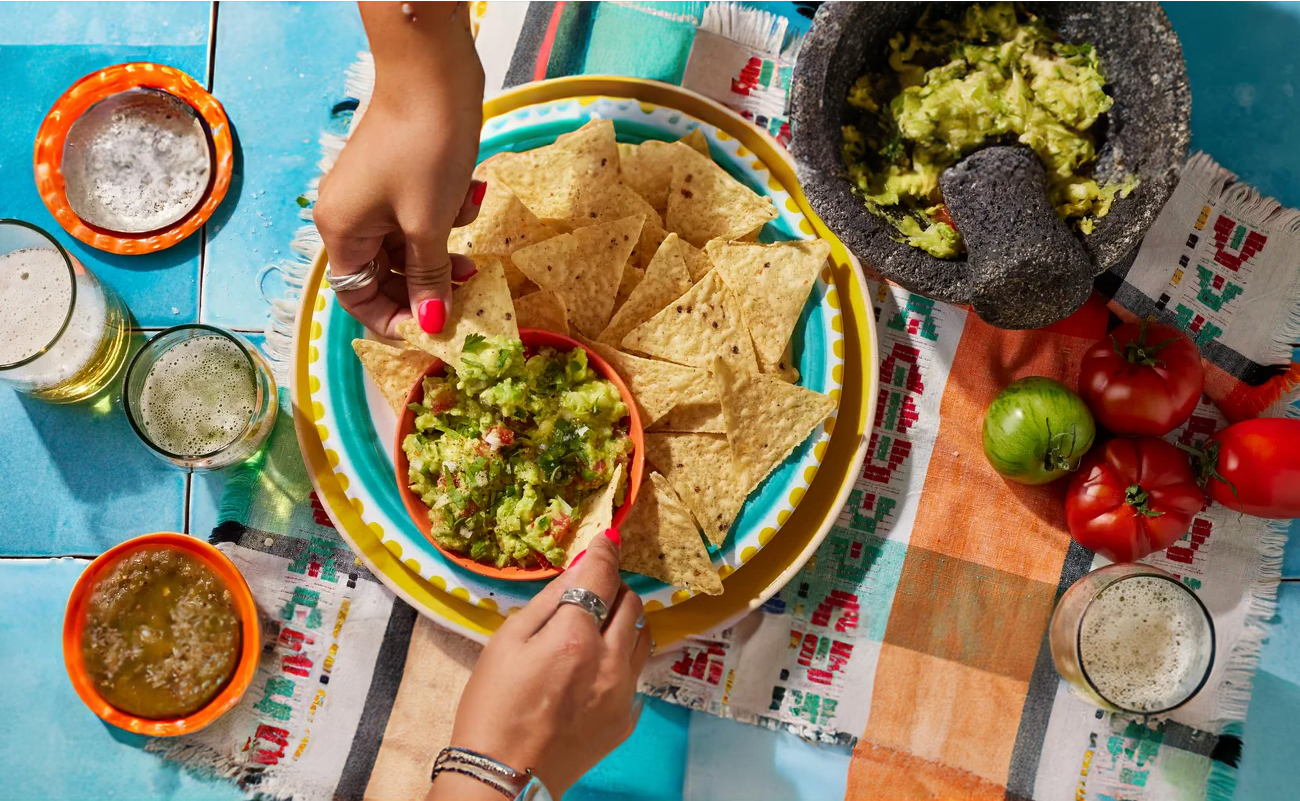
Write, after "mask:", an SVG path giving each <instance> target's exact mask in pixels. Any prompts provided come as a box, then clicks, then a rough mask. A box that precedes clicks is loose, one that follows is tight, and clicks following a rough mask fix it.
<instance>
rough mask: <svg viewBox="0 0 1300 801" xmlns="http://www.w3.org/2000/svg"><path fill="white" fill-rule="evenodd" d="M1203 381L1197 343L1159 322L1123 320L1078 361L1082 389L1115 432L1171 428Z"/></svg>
mask: <svg viewBox="0 0 1300 801" xmlns="http://www.w3.org/2000/svg"><path fill="white" fill-rule="evenodd" d="M1204 386H1205V371H1204V369H1203V368H1202V367H1201V354H1200V351H1198V350H1197V349H1196V343H1195V342H1192V340H1191V339H1189V338H1188V337H1187V335H1186V334H1184V333H1183V332H1182V331H1179V330H1178V329H1177V328H1174V327H1173V326H1169V325H1161V324H1159V323H1151V324H1147V323H1127V324H1125V325H1121V326H1120V327H1119V328H1116V329H1115V330H1114V331H1112V332H1111V333H1110V336H1108V337H1107V338H1106V339H1102V340H1098V341H1097V342H1096V343H1094V344H1093V346H1092V347H1091V348H1089V349H1088V352H1087V353H1085V354H1084V356H1083V364H1081V365H1080V366H1079V394H1080V395H1082V396H1083V399H1084V401H1085V402H1086V403H1087V404H1088V408H1089V409H1091V410H1092V414H1093V416H1094V417H1096V418H1097V422H1098V423H1100V424H1101V425H1102V427H1104V428H1107V429H1109V430H1110V431H1112V432H1114V433H1116V434H1131V435H1140V436H1160V435H1161V434H1168V433H1169V432H1170V431H1173V430H1174V429H1175V428H1177V427H1178V426H1180V425H1182V424H1183V423H1185V422H1186V421H1187V418H1188V417H1191V416H1192V410H1193V409H1195V408H1196V402H1197V401H1198V400H1199V399H1200V397H1201V390H1202V389H1203V388H1204Z"/></svg>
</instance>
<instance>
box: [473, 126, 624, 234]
mask: <svg viewBox="0 0 1300 801" xmlns="http://www.w3.org/2000/svg"><path fill="white" fill-rule="evenodd" d="M492 174H493V175H494V176H495V177H496V178H497V179H499V180H501V181H503V182H504V183H505V184H507V185H508V186H509V187H510V188H511V189H512V190H514V193H515V194H516V195H518V196H519V199H520V200H521V201H523V203H524V205H525V206H527V207H528V209H529V210H530V211H532V212H533V214H536V215H537V217H538V218H539V219H540V220H541V221H542V223H544V224H546V225H552V226H558V227H559V228H566V227H567V228H569V229H572V228H573V227H576V225H575V224H574V223H573V221H574V220H576V219H577V218H578V217H579V216H581V214H580V209H581V208H583V207H585V206H588V205H590V200H588V198H589V197H590V196H591V195H592V194H593V193H598V192H603V191H604V189H605V188H606V187H609V186H611V185H613V184H618V183H620V182H619V180H618V147H617V144H616V142H615V141H614V123H612V122H610V121H609V120H592V121H591V122H588V123H587V124H586V125H584V126H582V127H581V128H579V129H578V130H576V131H573V132H572V133H567V134H564V135H563V136H560V137H559V138H557V139H556V140H555V142H554V143H553V144H550V145H546V146H545V147H539V148H536V149H534V150H528V151H525V152H522V153H514V154H511V155H510V156H509V157H505V158H501V159H499V160H498V161H497V162H496V163H494V164H493V165H492Z"/></svg>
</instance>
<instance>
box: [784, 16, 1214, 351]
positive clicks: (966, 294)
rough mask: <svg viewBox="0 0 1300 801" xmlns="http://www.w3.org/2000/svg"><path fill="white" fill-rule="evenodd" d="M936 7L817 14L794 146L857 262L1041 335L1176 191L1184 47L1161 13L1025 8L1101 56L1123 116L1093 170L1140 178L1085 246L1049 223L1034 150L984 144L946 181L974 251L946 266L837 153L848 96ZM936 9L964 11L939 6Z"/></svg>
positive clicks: (1187, 110)
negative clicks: (866, 197) (853, 177)
mask: <svg viewBox="0 0 1300 801" xmlns="http://www.w3.org/2000/svg"><path fill="white" fill-rule="evenodd" d="M929 5H930V4H926V3H838V2H831V3H826V4H824V5H823V6H822V7H821V8H820V9H818V11H817V16H816V18H815V20H814V22H813V29H812V31H811V33H809V35H808V38H807V40H806V41H805V42H804V44H803V47H802V49H801V51H800V54H799V63H798V66H797V68H796V70H795V76H796V80H795V86H794V93H793V99H792V104H793V108H792V112H791V119H792V126H793V136H792V139H791V144H790V149H791V151H792V153H793V154H794V157H795V160H796V164H797V166H798V172H799V178H800V180H801V181H802V183H803V189H804V192H805V193H806V194H807V196H808V200H809V202H810V203H811V204H812V207H813V210H814V211H816V212H817V214H818V215H819V216H820V217H821V218H822V219H823V220H824V221H825V222H826V224H827V225H828V226H829V227H830V228H831V230H832V231H834V232H835V234H836V235H837V236H838V237H839V238H840V240H841V241H843V242H844V244H845V245H846V246H847V247H848V248H849V250H851V251H852V252H853V253H854V254H855V255H856V256H857V257H858V258H859V259H861V260H862V263H863V264H864V265H865V266H866V267H868V268H869V269H872V270H874V271H876V272H877V273H879V274H880V275H882V276H884V277H885V278H888V279H890V280H891V281H894V282H897V283H898V284H901V285H902V286H904V287H906V288H907V289H910V290H912V291H914V292H919V293H921V294H922V295H925V296H927V297H931V298H935V299H936V300H942V301H946V302H949V303H969V304H971V305H972V306H973V307H974V309H975V311H976V312H977V313H978V314H979V315H980V317H981V318H983V319H984V320H986V321H988V322H990V323H992V324H994V325H997V326H1001V327H1004V328H1038V327H1041V326H1044V325H1048V324H1050V323H1052V322H1055V321H1057V320H1060V319H1062V318H1064V317H1066V316H1068V315H1069V314H1071V313H1072V312H1073V311H1075V310H1076V309H1078V307H1079V306H1080V305H1082V303H1083V302H1084V301H1085V300H1086V299H1087V297H1088V293H1089V292H1090V291H1091V288H1092V280H1093V278H1094V277H1095V276H1097V275H1099V274H1101V273H1103V272H1105V271H1106V270H1107V269H1108V268H1110V267H1111V266H1112V265H1115V264H1117V263H1119V262H1120V260H1122V259H1123V258H1124V257H1125V256H1127V255H1129V253H1130V252H1131V251H1133V250H1134V249H1135V248H1136V247H1137V246H1138V244H1139V243H1140V242H1141V241H1142V237H1143V235H1145V234H1146V231H1147V229H1148V228H1150V227H1151V224H1152V223H1153V222H1155V219H1156V215H1157V214H1159V212H1160V209H1161V207H1162V206H1163V205H1164V203H1165V201H1166V200H1168V198H1169V195H1170V193H1171V192H1172V191H1173V189H1174V187H1175V186H1176V185H1177V183H1178V173H1179V170H1180V169H1181V167H1182V164H1183V161H1184V159H1185V158H1186V155H1187V143H1188V139H1189V137H1190V132H1189V128H1188V125H1189V122H1190V118H1191V91H1190V89H1189V88H1188V82H1187V69H1186V66H1185V64H1184V63H1183V55H1182V49H1181V48H1180V47H1179V44H1178V37H1177V35H1176V34H1174V32H1173V29H1172V27H1171V26H1170V25H1169V20H1168V19H1167V18H1166V17H1165V14H1164V11H1163V10H1161V8H1160V7H1159V6H1158V5H1156V4H1154V3H1150V4H1147V3H1056V4H1035V3H1029V4H1026V5H1027V7H1028V8H1029V9H1030V10H1031V11H1032V12H1033V13H1035V14H1037V15H1038V16H1040V17H1041V18H1042V19H1043V20H1044V21H1045V22H1046V23H1047V24H1048V25H1050V26H1051V27H1052V28H1053V29H1055V30H1056V31H1057V32H1059V33H1060V35H1061V37H1062V38H1063V39H1064V40H1065V41H1068V42H1090V43H1092V44H1093V45H1095V46H1096V48H1097V51H1098V53H1099V55H1100V57H1101V60H1102V65H1103V68H1104V69H1105V71H1106V78H1107V80H1108V81H1109V84H1108V86H1107V90H1108V91H1109V92H1110V94H1111V96H1112V97H1113V98H1114V100H1115V104H1114V106H1113V107H1112V108H1111V110H1110V111H1109V112H1108V113H1107V114H1106V116H1105V117H1104V118H1103V119H1102V120H1101V121H1099V122H1098V127H1097V128H1096V129H1095V130H1096V131H1097V132H1098V142H1097V144H1098V154H1099V159H1098V162H1097V174H1098V175H1099V176H1103V177H1104V176H1107V175H1110V174H1112V173H1113V172H1114V171H1115V170H1116V167H1117V166H1122V168H1123V172H1124V173H1127V174H1132V175H1136V176H1137V177H1138V178H1139V179H1140V181H1141V182H1140V183H1139V184H1138V186H1137V188H1136V189H1134V190H1133V192H1132V193H1131V194H1130V195H1129V196H1128V197H1127V198H1117V199H1116V200H1115V203H1114V205H1113V206H1112V207H1111V210H1110V213H1109V214H1107V215H1106V216H1105V217H1102V218H1100V219H1098V220H1097V222H1096V229H1095V230H1094V231H1093V233H1092V234H1090V235H1088V236H1082V235H1080V234H1078V233H1075V232H1073V231H1071V230H1070V229H1068V228H1067V227H1066V226H1065V225H1064V224H1063V223H1061V222H1060V221H1059V220H1058V219H1057V218H1056V215H1055V214H1054V213H1053V211H1052V209H1051V206H1050V204H1048V202H1047V198H1046V194H1045V189H1044V186H1043V170H1042V166H1041V165H1040V164H1039V163H1038V159H1037V157H1036V156H1034V155H1033V153H1032V152H1030V151H1028V150H1027V149H1024V148H1020V147H998V146H994V147H988V148H984V149H983V150H980V151H977V152H975V153H973V154H972V155H970V156H968V157H967V158H966V159H965V160H963V161H962V162H960V163H959V164H957V165H956V166H955V167H952V168H950V169H949V170H948V171H947V172H945V173H944V175H943V176H942V177H941V179H940V188H941V191H942V192H943V194H944V199H945V201H946V202H947V203H948V206H949V211H950V213H951V215H952V217H953V222H954V223H955V224H956V227H957V229H958V230H959V231H961V233H962V237H963V239H964V240H965V241H966V245H967V249H968V253H967V254H963V255H962V256H961V257H960V258H957V259H938V258H935V257H934V256H931V255H930V254H928V253H926V252H924V251H922V250H919V249H917V248H914V247H911V246H910V245H907V244H903V243H901V242H897V241H895V237H896V236H897V234H896V232H895V230H894V228H893V226H892V225H890V224H889V223H888V222H886V221H885V220H882V219H881V218H880V217H878V216H876V215H875V214H873V213H871V212H870V211H868V210H867V208H866V207H865V206H864V205H863V202H862V200H861V198H859V197H858V196H856V195H855V194H853V189H852V185H851V183H850V182H849V180H848V177H847V172H846V170H845V167H844V162H843V160H842V158H841V156H840V147H841V133H840V128H841V124H842V121H843V119H844V112H845V106H846V101H845V98H846V97H847V95H848V90H849V87H850V86H851V85H852V84H853V82H854V81H855V80H856V79H857V77H858V76H859V75H862V74H864V73H867V72H870V71H873V70H879V69H880V68H881V67H882V65H883V64H884V60H885V58H886V54H887V52H888V49H889V47H888V45H889V39H890V37H891V36H893V34H894V33H895V32H897V31H899V30H906V29H908V28H910V27H911V26H913V25H915V24H916V22H917V20H918V19H919V18H920V16H921V14H922V13H923V12H924V11H925V9H926V8H927V7H928V6H929ZM938 5H939V8H938V9H936V12H938V13H944V12H949V11H951V12H955V11H958V10H960V9H961V8H962V7H964V6H965V5H966V4H964V3H952V4H938Z"/></svg>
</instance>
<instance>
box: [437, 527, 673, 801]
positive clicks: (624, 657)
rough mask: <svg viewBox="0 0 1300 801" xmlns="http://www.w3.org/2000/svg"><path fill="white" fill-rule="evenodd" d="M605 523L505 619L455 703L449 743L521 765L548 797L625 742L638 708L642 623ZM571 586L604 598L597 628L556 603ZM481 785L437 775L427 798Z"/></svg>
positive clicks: (581, 612) (646, 643)
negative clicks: (604, 612)
mask: <svg viewBox="0 0 1300 801" xmlns="http://www.w3.org/2000/svg"><path fill="white" fill-rule="evenodd" d="M610 531H611V532H614V533H612V534H610V533H607V534H606V536H604V537H600V536H598V537H596V538H595V539H594V540H592V542H591V544H590V545H589V546H588V547H587V550H586V552H585V553H584V555H583V556H582V559H581V560H575V561H574V563H573V566H572V567H571V568H570V569H569V570H566V571H565V572H564V574H563V575H561V576H560V577H559V578H557V579H555V580H554V581H552V582H551V583H550V584H549V585H547V587H546V589H544V590H542V591H541V592H540V593H538V594H537V596H536V597H534V598H533V600H532V601H530V602H529V603H528V605H527V606H525V607H524V608H523V609H521V610H519V611H518V612H515V613H514V614H513V615H511V616H510V617H508V618H507V619H506V621H505V622H504V623H503V624H502V625H501V628H500V629H499V630H498V631H497V633H496V634H495V635H494V636H493V637H492V641H491V642H489V643H488V646H487V647H486V648H484V649H483V653H482V655H481V656H480V657H479V660H478V664H477V665H475V667H474V673H473V675H472V676H470V680H469V683H468V684H467V685H466V686H465V691H464V693H463V694H462V695H461V698H460V706H459V707H457V709H456V724H455V727H454V729H453V730H452V735H451V745H454V746H459V747H461V748H468V749H471V750H474V751H477V752H479V753H482V754H486V755H487V756H489V757H491V758H493V759H495V760H498V761H500V762H502V763H504V764H506V765H509V766H510V767H512V768H514V769H515V770H517V771H520V772H522V771H523V770H524V769H525V768H531V769H532V770H533V772H534V773H535V774H536V775H537V776H538V778H540V779H541V780H542V782H543V783H544V784H545V785H546V787H547V789H548V790H550V793H551V796H552V797H553V798H559V797H560V796H561V795H562V794H563V793H564V792H565V791H566V790H568V789H569V787H570V786H572V785H573V783H574V782H576V781H577V780H578V778H579V777H581V776H582V775H583V774H584V773H586V772H587V771H588V770H590V769H591V768H592V766H594V765H595V764H596V763H597V762H599V761H600V760H601V759H602V758H603V757H604V756H605V755H606V754H608V753H609V752H610V751H612V750H614V748H615V747H616V746H618V744H619V743H622V742H623V741H624V740H626V739H627V737H628V735H630V734H631V733H632V730H633V729H634V728H635V727H636V722H637V718H638V717H639V716H640V711H641V706H640V704H639V703H637V699H636V684H637V678H638V677H639V676H640V675H641V669H642V668H643V667H645V663H646V660H647V659H649V657H650V649H651V640H650V630H649V629H648V628H647V627H646V623H645V618H644V616H643V614H642V607H641V599H640V598H639V597H638V596H637V594H636V593H634V592H632V591H631V590H630V589H628V586H627V585H626V584H624V583H623V581H622V580H621V579H620V578H619V572H618V562H619V544H618V540H617V539H616V538H617V536H618V535H617V532H615V531H614V530H613V529H611V530H610ZM574 587H581V588H584V589H587V590H589V591H591V592H593V593H595V594H596V595H598V596H600V598H601V600H602V601H603V602H604V603H605V606H606V607H607V608H608V616H607V618H606V623H605V626H604V629H603V630H602V629H601V628H600V627H599V626H598V625H597V624H596V621H595V620H594V619H593V616H592V615H591V614H590V613H589V612H587V611H586V610H585V609H583V608H582V607H580V606H576V605H572V604H564V605H560V596H561V595H562V594H563V593H564V591H565V590H567V589H570V588H574ZM483 787H484V785H481V784H479V783H477V782H476V781H475V780H473V779H466V778H464V777H461V776H457V775H455V774H443V775H442V776H440V777H439V778H438V780H437V782H435V783H434V785H433V789H432V790H431V791H430V793H429V801H437V800H438V799H451V798H456V799H463V798H471V797H475V796H474V795H473V794H474V793H478V792H481V791H482V788H483ZM491 792H495V791H491V790H489V793H491ZM484 797H487V798H490V797H494V796H491V795H488V794H485V795H484ZM495 797H497V798H499V797H500V796H495Z"/></svg>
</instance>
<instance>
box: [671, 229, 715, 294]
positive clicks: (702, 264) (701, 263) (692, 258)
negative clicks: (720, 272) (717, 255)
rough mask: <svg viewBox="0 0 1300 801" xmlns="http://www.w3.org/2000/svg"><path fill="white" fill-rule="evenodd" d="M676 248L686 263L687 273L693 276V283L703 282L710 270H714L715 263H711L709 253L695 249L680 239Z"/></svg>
mask: <svg viewBox="0 0 1300 801" xmlns="http://www.w3.org/2000/svg"><path fill="white" fill-rule="evenodd" d="M676 248H677V252H679V253H681V254H682V259H683V260H684V261H685V262H686V271H687V272H689V273H690V274H691V283H693V284H698V283H699V282H700V281H701V280H703V278H704V276H706V275H708V274H709V270H712V269H713V262H711V261H709V256H708V253H706V252H705V251H703V250H701V249H699V248H697V247H695V246H694V245H692V244H691V243H690V242H687V241H686V240H685V239H682V238H681V237H678V238H677V244H676Z"/></svg>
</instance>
